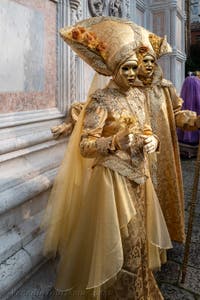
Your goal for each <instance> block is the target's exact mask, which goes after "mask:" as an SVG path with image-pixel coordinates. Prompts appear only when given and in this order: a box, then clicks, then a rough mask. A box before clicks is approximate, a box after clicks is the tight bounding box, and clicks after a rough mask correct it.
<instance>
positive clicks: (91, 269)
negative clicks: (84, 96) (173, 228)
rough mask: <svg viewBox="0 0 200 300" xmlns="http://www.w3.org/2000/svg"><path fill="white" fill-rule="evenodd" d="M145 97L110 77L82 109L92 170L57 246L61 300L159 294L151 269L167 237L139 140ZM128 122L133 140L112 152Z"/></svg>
mask: <svg viewBox="0 0 200 300" xmlns="http://www.w3.org/2000/svg"><path fill="white" fill-rule="evenodd" d="M145 100H146V98H145V96H144V94H143V93H142V92H140V91H139V89H137V88H134V89H131V90H130V91H128V92H127V93H122V92H120V90H119V89H118V88H117V86H116V85H115V84H114V82H113V81H111V82H110V84H109V86H108V87H106V88H105V89H103V90H97V91H96V92H95V93H94V94H93V95H92V96H91V99H90V102H89V104H88V105H87V106H86V108H85V115H84V121H83V129H82V131H81V142H80V151H81V154H82V155H83V156H84V157H87V158H90V161H92V169H91V173H90V175H89V176H90V179H89V181H88V184H87V187H86V188H85V190H86V191H85V192H84V191H83V195H84V196H83V198H84V201H82V204H81V205H80V206H79V209H80V210H79V214H77V212H76V214H77V219H76V220H74V221H73V222H74V227H73V231H72V233H71V236H70V238H68V239H65V240H63V241H62V242H61V246H60V249H61V253H62V255H61V260H60V264H59V268H58V277H57V282H56V286H55V287H56V289H57V290H68V293H67V296H66V298H64V299H101V300H104V299H106V300H108V299H109V300H112V299H113V300H118V299H119V300H122V299H130V300H145V299H146V300H147V299H148V300H150V299H151V300H155V299H156V300H159V299H163V297H162V295H161V293H160V291H159V289H158V287H157V284H156V282H155V279H154V277H153V273H152V270H151V268H159V266H160V264H161V260H160V254H161V253H160V252H161V250H162V248H163V249H167V248H170V247H171V242H170V238H169V235H168V231H167V228H166V224H165V221H164V218H163V215H162V212H161V209H160V207H159V204H158V201H157V197H156V195H155V192H154V189H153V185H152V182H151V179H150V177H149V170H148V159H147V157H145V155H144V153H143V150H142V146H141V140H140V138H139V135H140V134H142V133H143V130H144V127H145V125H146V122H147V118H146V114H145V110H146V109H145V106H146V104H145ZM128 126H129V128H131V132H135V145H134V147H133V149H132V151H130V152H125V151H122V150H120V149H117V150H116V149H115V147H114V144H113V137H114V136H115V134H116V133H117V132H118V131H119V130H120V129H121V128H125V127H128ZM85 180H86V181H87V179H85ZM71 213H72V215H73V211H72V212H71ZM63 227H65V224H64V223H63ZM63 232H65V234H66V235H67V232H66V231H64V229H63ZM63 254H64V255H63ZM150 267H151V268H150ZM70 288H71V290H70ZM95 293H96V294H95ZM59 299H60V298H59Z"/></svg>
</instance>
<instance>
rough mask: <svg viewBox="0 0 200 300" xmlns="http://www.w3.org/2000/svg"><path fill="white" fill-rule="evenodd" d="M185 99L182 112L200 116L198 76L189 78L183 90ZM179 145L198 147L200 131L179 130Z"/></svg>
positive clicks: (199, 81)
mask: <svg viewBox="0 0 200 300" xmlns="http://www.w3.org/2000/svg"><path fill="white" fill-rule="evenodd" d="M181 98H182V99H183V101H184V102H183V105H182V110H191V111H194V112H196V113H197V115H200V80H199V78H197V77H196V76H188V77H186V79H185V80H184V82H183V85H182V89H181ZM177 134H178V140H179V143H183V144H188V145H191V146H196V145H198V143H199V138H200V130H194V131H186V130H183V129H177Z"/></svg>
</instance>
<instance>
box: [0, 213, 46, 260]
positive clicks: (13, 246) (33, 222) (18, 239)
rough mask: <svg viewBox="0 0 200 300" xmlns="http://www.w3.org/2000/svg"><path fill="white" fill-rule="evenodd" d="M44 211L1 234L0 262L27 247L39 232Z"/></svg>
mask: <svg viewBox="0 0 200 300" xmlns="http://www.w3.org/2000/svg"><path fill="white" fill-rule="evenodd" d="M42 214H43V211H42V212H39V213H38V214H36V215H35V216H32V217H30V218H29V217H28V216H27V219H26V220H25V221H24V222H23V223H21V224H19V225H18V226H16V227H14V228H13V229H12V230H9V231H8V232H6V233H5V234H4V235H2V236H1V243H0V263H2V262H4V261H5V260H7V259H8V258H9V257H11V256H12V255H14V254H15V253H16V252H18V251H19V250H20V249H21V248H23V247H25V246H26V245H27V244H28V243H30V242H31V240H33V238H35V237H36V236H37V235H38V234H39V230H40V229H39V225H40V223H41V216H42Z"/></svg>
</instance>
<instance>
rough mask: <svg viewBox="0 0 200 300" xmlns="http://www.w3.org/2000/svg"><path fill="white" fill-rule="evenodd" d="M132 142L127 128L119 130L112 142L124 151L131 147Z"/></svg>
mask: <svg viewBox="0 0 200 300" xmlns="http://www.w3.org/2000/svg"><path fill="white" fill-rule="evenodd" d="M132 142H133V134H131V133H129V130H128V129H124V130H121V131H119V132H118V133H117V134H116V135H115V138H114V144H115V147H116V148H117V149H118V150H123V151H126V150H127V149H129V148H130V147H131V145H132Z"/></svg>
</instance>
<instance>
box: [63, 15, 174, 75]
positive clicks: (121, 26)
mask: <svg viewBox="0 0 200 300" xmlns="http://www.w3.org/2000/svg"><path fill="white" fill-rule="evenodd" d="M60 35H61V37H62V38H63V39H64V41H65V42H66V43H67V44H68V45H70V47H71V48H72V49H73V50H74V51H75V52H76V53H77V54H78V56H80V57H81V58H82V59H83V60H84V61H85V62H87V63H88V64H89V65H90V66H91V67H92V68H93V69H94V70H95V71H96V72H98V73H100V74H103V75H107V76H111V75H112V74H113V72H114V71H115V69H116V67H117V66H118V65H119V64H122V63H123V62H124V61H125V60H126V59H127V58H129V57H130V56H132V55H133V54H135V52H136V49H140V47H143V48H144V46H145V47H146V48H145V49H146V50H147V49H148V50H150V51H151V52H153V53H156V57H158V56H161V55H163V54H165V53H167V52H169V50H170V48H169V45H168V44H167V45H168V46H167V47H164V45H163V42H164V39H163V42H162V43H161V42H160V44H159V45H158V44H157V43H156V42H155V38H154V39H152V38H151V36H154V37H157V36H156V35H153V33H151V32H149V31H148V30H146V29H144V28H143V27H141V26H138V25H136V24H135V23H133V22H131V21H128V20H125V19H121V18H115V17H94V18H89V19H86V20H83V21H81V22H78V23H76V24H75V25H74V26H70V27H65V28H62V29H60ZM159 39H160V38H159V37H157V41H160V40H159ZM161 48H162V49H161ZM136 59H137V58H136Z"/></svg>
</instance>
